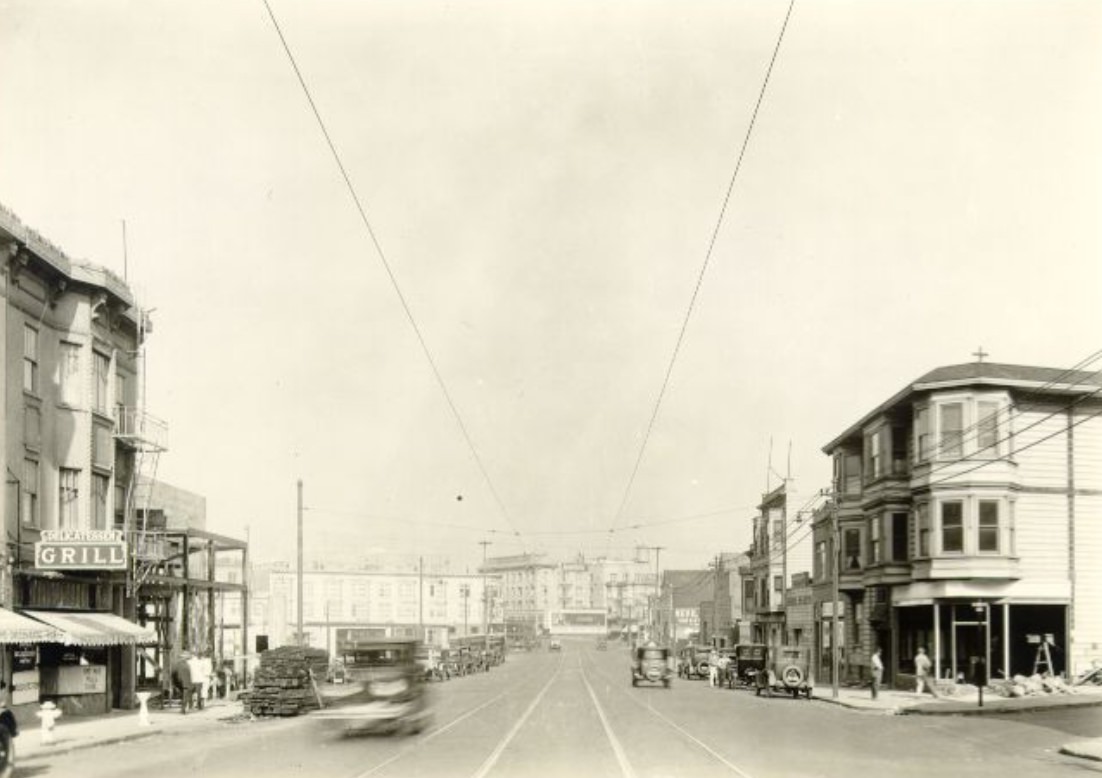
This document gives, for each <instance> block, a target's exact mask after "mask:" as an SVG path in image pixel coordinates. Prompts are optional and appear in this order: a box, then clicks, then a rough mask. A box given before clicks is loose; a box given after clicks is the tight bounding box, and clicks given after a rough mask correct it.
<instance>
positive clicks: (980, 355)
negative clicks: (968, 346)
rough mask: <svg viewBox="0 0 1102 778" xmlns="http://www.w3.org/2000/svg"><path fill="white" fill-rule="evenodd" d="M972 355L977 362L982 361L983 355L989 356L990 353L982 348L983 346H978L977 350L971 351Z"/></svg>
mask: <svg viewBox="0 0 1102 778" xmlns="http://www.w3.org/2000/svg"><path fill="white" fill-rule="evenodd" d="M972 356H974V357H975V358H976V361H977V362H982V361H983V358H984V357H989V356H991V355H990V354H988V353H987V352H986V351H984V350H983V346H980V348H979V350H978V351H973V352H972Z"/></svg>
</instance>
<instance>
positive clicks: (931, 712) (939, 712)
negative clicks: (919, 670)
mask: <svg viewBox="0 0 1102 778" xmlns="http://www.w3.org/2000/svg"><path fill="white" fill-rule="evenodd" d="M1099 705H1102V699H1090V700H1075V701H1072V700H1062V701H1061V703H1060V704H1059V705H1037V704H1023V705H1014V706H1010V705H993V706H991V705H989V706H985V707H983V708H981V707H979V706H978V705H974V706H968V707H961V706H957V705H952V706H951V707H947V708H941V709H939V708H936V707H915V708H903V709H901V710H900V713H902V714H905V715H914V716H990V715H996V714H1005V713H1037V712H1038V711H1046V710H1067V709H1068V708H1096V707H1098V706H1099Z"/></svg>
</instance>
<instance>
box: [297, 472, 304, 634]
mask: <svg viewBox="0 0 1102 778" xmlns="http://www.w3.org/2000/svg"><path fill="white" fill-rule="evenodd" d="M297 589H298V595H297V600H298V634H297V635H296V640H295V643H296V644H297V645H299V646H305V645H306V634H305V633H304V632H303V631H302V479H301V478H300V479H298V579H297Z"/></svg>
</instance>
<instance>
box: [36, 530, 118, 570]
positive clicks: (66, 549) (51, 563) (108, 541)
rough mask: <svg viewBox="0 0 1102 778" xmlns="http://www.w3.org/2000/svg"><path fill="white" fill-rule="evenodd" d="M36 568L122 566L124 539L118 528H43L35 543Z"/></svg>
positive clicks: (75, 568)
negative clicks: (40, 537) (39, 538)
mask: <svg viewBox="0 0 1102 778" xmlns="http://www.w3.org/2000/svg"><path fill="white" fill-rule="evenodd" d="M34 566H35V567H36V568H37V569H39V570H125V569H126V541H125V540H123V537H122V532H119V531H118V530H73V529H57V530H43V531H42V539H41V540H40V541H38V542H37V543H35V544H34Z"/></svg>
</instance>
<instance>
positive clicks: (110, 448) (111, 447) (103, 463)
mask: <svg viewBox="0 0 1102 778" xmlns="http://www.w3.org/2000/svg"><path fill="white" fill-rule="evenodd" d="M114 458H115V442H114V440H113V439H112V437H111V430H110V429H108V428H107V427H104V426H103V425H102V424H94V425H92V462H93V463H95V464H96V465H98V466H99V467H102V468H109V467H111V463H112V461H113V460H114Z"/></svg>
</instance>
